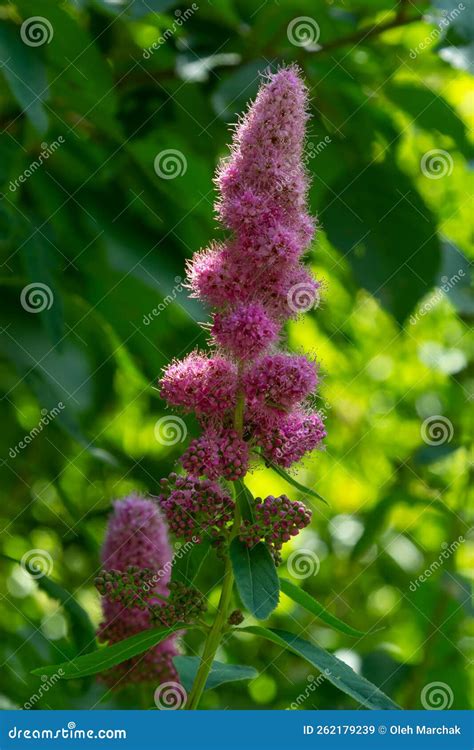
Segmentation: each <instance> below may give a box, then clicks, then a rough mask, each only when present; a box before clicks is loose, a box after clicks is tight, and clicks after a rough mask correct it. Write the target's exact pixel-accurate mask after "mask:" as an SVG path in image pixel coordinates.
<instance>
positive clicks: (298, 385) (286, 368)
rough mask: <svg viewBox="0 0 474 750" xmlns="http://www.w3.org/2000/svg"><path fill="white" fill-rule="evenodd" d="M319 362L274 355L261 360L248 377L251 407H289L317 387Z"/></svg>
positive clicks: (246, 376)
mask: <svg viewBox="0 0 474 750" xmlns="http://www.w3.org/2000/svg"><path fill="white" fill-rule="evenodd" d="M316 383H317V371H316V364H315V363H314V362H310V361H309V360H308V359H307V358H306V357H303V356H297V355H289V354H273V355H268V356H266V357H262V359H260V360H258V361H257V362H256V363H255V364H254V365H253V367H252V368H251V369H250V370H249V371H248V372H247V373H246V375H245V377H244V388H245V395H246V399H247V404H248V405H249V408H250V409H252V408H255V407H257V408H258V407H261V406H266V407H269V408H270V409H277V410H278V409H279V410H282V409H287V408H289V407H291V406H293V405H294V404H296V403H297V402H299V401H301V400H302V399H304V398H306V397H307V396H308V395H309V394H310V393H311V392H312V391H313V390H314V389H315V387H316Z"/></svg>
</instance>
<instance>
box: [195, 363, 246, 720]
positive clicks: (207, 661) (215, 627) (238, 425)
mask: <svg viewBox="0 0 474 750" xmlns="http://www.w3.org/2000/svg"><path fill="white" fill-rule="evenodd" d="M238 374H239V380H240V378H241V375H242V365H240V366H239V371H238ZM244 413H245V397H244V393H243V391H242V390H239V392H238V394H237V402H236V406H235V412H234V429H235V431H236V432H237V433H238V434H239V435H240V436H242V433H243V430H244ZM240 524H241V515H240V506H239V503H238V501H237V497H236V498H235V510H234V523H233V525H232V531H231V532H230V535H229V540H228V541H229V544H230V542H231V541H232V539H233V538H234V537H235V536H236V535H237V534H238V533H239V529H240ZM233 588H234V574H233V572H232V563H231V561H230V557H229V555H227V556H226V559H225V568H224V582H223V584H222V590H221V595H220V598H219V604H218V606H217V614H216V619H215V620H214V622H213V624H212V626H211V628H210V630H209V633H208V636H207V639H206V642H205V644H204V651H203V653H202V657H201V663H200V665H199V669H198V671H197V674H196V677H195V680H194V684H193V687H192V689H191V692H190V693H189V696H188V700H187V702H186V710H188V711H192V710H193V709H196V708H197V707H198V705H199V701H200V700H201V696H202V694H203V692H204V690H205V687H206V682H207V678H208V676H209V672H210V671H211V669H212V662H213V661H214V657H215V655H216V651H217V649H218V648H219V643H220V642H221V638H222V633H223V631H224V628H225V627H226V625H227V619H228V617H229V607H230V602H231V598H232V589H233Z"/></svg>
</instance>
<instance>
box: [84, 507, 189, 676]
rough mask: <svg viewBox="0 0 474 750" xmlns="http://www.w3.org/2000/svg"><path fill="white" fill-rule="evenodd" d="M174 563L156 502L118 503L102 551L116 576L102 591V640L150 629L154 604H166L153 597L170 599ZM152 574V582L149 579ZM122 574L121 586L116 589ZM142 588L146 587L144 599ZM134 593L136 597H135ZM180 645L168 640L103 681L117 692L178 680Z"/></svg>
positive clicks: (111, 671)
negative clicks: (130, 685) (176, 658)
mask: <svg viewBox="0 0 474 750" xmlns="http://www.w3.org/2000/svg"><path fill="white" fill-rule="evenodd" d="M171 559H172V552H171V547H170V544H169V541H168V532H167V528H166V523H165V521H164V520H163V518H162V516H161V514H160V511H159V510H158V508H157V507H156V505H155V503H153V501H151V500H146V499H145V498H142V497H139V496H138V495H130V496H129V497H127V498H125V499H124V500H119V501H118V502H116V503H115V505H114V511H113V514H112V516H111V518H110V521H109V524H108V528H107V535H106V538H105V542H104V547H103V550H102V562H103V566H104V571H113V572H112V573H111V575H110V576H107V574H105V576H102V577H101V579H100V583H103V588H102V586H100V587H99V590H102V593H103V594H104V595H103V597H102V612H103V621H102V623H101V624H100V626H99V632H98V637H99V640H102V641H108V642H109V644H113V643H117V642H118V641H122V640H123V639H124V638H129V637H130V636H132V635H135V634H136V633H140V632H141V631H142V630H146V629H148V628H150V627H151V625H152V622H151V619H150V610H149V606H150V602H151V604H153V605H154V606H160V605H161V600H158V599H157V598H155V599H153V596H152V594H153V593H155V594H159V595H161V596H167V594H168V589H167V583H168V582H169V578H170V570H171ZM147 571H148V573H149V575H148V581H146V580H144V578H145V577H146V572H147ZM120 573H121V574H122V581H121V583H122V586H121V587H119V588H117V586H116V584H117V579H118V576H119V574H120ZM108 578H110V580H107V579H108ZM102 579H104V580H102ZM150 579H151V582H150ZM137 583H138V584H142V585H143V597H142V598H140V596H139V592H140V587H139V586H137ZM150 585H151V587H152V588H151V589H150ZM130 590H133V592H134V593H133V596H132V597H131V596H130V593H129V591H130ZM137 592H138V593H137ZM150 592H151V593H150ZM135 599H136V601H134V600H135ZM175 640H176V639H175V638H174V637H171V638H168V639H167V640H165V641H162V642H161V643H159V644H158V645H157V646H154V647H153V648H152V649H150V650H148V651H146V652H145V653H144V654H141V655H139V656H136V657H134V658H133V659H129V660H128V661H125V662H122V663H121V664H118V665H116V666H115V667H113V668H112V669H109V670H108V671H107V672H105V673H104V674H103V675H102V679H103V680H104V681H105V682H106V683H107V684H109V685H110V686H112V687H114V688H118V687H122V686H123V685H125V684H127V683H129V682H148V681H150V680H152V681H154V682H156V684H159V683H161V682H165V681H166V680H174V681H176V680H177V673H176V670H175V668H174V666H173V661H172V659H173V657H174V656H176V654H177V653H178V652H177V649H176V643H175Z"/></svg>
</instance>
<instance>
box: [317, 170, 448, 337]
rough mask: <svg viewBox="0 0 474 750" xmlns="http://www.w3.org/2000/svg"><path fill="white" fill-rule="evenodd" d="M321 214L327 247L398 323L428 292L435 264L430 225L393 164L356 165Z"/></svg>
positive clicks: (413, 192) (433, 232) (433, 230)
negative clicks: (335, 251)
mask: <svg viewBox="0 0 474 750" xmlns="http://www.w3.org/2000/svg"><path fill="white" fill-rule="evenodd" d="M325 205H326V207H325V208H324V209H323V211H322V212H321V220H322V222H323V223H324V227H325V230H326V232H327V235H328V237H329V240H330V242H331V243H332V244H333V245H334V247H336V248H337V249H338V250H339V251H340V252H341V253H342V254H343V255H344V256H347V258H348V260H349V262H350V263H351V266H352V269H353V272H354V275H355V277H356V280H357V281H358V283H359V284H360V285H361V286H362V287H364V288H365V289H367V291H369V292H370V293H371V294H372V295H373V296H374V297H375V298H376V299H377V300H378V301H379V302H380V304H381V305H383V307H385V308H386V309H387V310H389V312H391V313H392V314H393V315H394V317H395V318H396V320H397V321H398V322H399V323H402V322H403V320H404V319H405V318H406V317H407V315H408V314H409V313H410V311H411V310H412V309H413V307H414V306H415V305H416V303H417V302H418V300H419V299H420V298H421V297H423V296H424V295H425V294H426V291H427V290H428V289H429V288H430V287H431V286H433V284H434V282H435V279H436V275H437V271H438V268H439V263H440V245H439V240H438V237H437V235H436V223H435V219H434V217H433V215H432V213H431V211H430V209H429V208H428V207H427V206H426V204H425V203H424V201H423V199H422V198H421V196H420V195H419V193H418V191H417V189H416V187H415V185H414V184H413V182H412V181H411V180H410V179H409V178H408V177H407V176H406V175H405V174H404V173H403V172H400V170H398V169H397V168H396V167H395V166H394V165H393V164H389V163H383V164H372V165H370V166H363V165H359V166H358V167H357V169H356V170H355V171H354V172H350V173H348V174H347V175H345V176H344V178H343V179H342V180H340V181H339V182H338V183H337V184H336V185H333V186H331V191H330V192H329V193H328V195H327V197H326V200H325Z"/></svg>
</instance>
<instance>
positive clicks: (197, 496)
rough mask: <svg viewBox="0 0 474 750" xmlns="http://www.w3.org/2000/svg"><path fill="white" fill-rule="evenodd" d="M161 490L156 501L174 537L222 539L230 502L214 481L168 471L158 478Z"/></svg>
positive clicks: (197, 540)
mask: <svg viewBox="0 0 474 750" xmlns="http://www.w3.org/2000/svg"><path fill="white" fill-rule="evenodd" d="M161 489H162V493H161V494H160V496H159V498H158V502H159V504H160V507H161V508H162V510H163V512H164V513H165V515H166V518H167V520H168V523H169V526H170V529H171V531H172V532H173V533H174V534H176V536H179V537H182V538H183V539H186V540H192V541H194V542H199V541H202V539H203V537H204V536H206V535H207V536H208V537H210V538H212V539H214V541H215V542H216V543H217V544H219V543H220V542H221V541H222V532H223V529H225V528H226V526H227V524H228V523H229V522H230V521H231V520H232V518H233V514H234V503H233V501H232V500H231V498H230V497H229V496H228V495H227V494H226V493H225V492H224V490H223V489H222V488H221V487H220V486H219V485H218V484H217V483H215V482H211V481H210V480H209V479H205V480H200V479H197V478H196V477H185V476H177V475H176V474H170V476H169V477H168V479H162V480H161Z"/></svg>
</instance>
